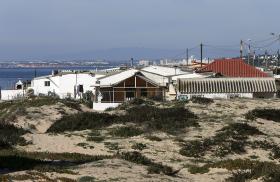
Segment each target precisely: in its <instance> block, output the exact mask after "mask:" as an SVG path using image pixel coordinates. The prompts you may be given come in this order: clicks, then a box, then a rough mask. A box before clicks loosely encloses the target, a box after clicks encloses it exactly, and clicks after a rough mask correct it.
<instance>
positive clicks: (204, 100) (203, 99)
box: [191, 97, 214, 104]
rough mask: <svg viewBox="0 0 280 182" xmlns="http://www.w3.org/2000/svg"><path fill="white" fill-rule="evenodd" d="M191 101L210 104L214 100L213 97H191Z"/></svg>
mask: <svg viewBox="0 0 280 182" xmlns="http://www.w3.org/2000/svg"><path fill="white" fill-rule="evenodd" d="M191 101H192V102H193V103H197V104H211V103H213V102H214V100H213V99H210V98H206V97H192V98H191Z"/></svg>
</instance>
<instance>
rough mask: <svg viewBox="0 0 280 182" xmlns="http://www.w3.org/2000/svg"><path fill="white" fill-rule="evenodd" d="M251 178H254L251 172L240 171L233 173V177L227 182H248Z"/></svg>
mask: <svg viewBox="0 0 280 182" xmlns="http://www.w3.org/2000/svg"><path fill="white" fill-rule="evenodd" d="M251 177H252V174H251V172H250V171H242V170H238V171H236V172H232V176H231V177H229V178H227V181H230V182H246V181H247V180H248V179H250V178H251Z"/></svg>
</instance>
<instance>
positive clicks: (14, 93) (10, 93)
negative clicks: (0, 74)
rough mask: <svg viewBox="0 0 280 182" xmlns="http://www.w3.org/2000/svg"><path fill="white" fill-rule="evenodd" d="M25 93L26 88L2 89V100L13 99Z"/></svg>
mask: <svg viewBox="0 0 280 182" xmlns="http://www.w3.org/2000/svg"><path fill="white" fill-rule="evenodd" d="M24 95H25V91H24V90H1V100H13V99H17V98H20V97H23V96H24Z"/></svg>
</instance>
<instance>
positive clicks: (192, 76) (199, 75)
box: [172, 73, 209, 81]
mask: <svg viewBox="0 0 280 182" xmlns="http://www.w3.org/2000/svg"><path fill="white" fill-rule="evenodd" d="M206 77H209V75H203V74H198V73H192V74H184V75H177V76H173V77H172V80H173V81H177V80H178V79H184V78H206Z"/></svg>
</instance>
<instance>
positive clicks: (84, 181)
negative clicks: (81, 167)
mask: <svg viewBox="0 0 280 182" xmlns="http://www.w3.org/2000/svg"><path fill="white" fill-rule="evenodd" d="M94 181H96V179H95V177H92V176H82V177H80V178H79V179H78V182H94Z"/></svg>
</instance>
